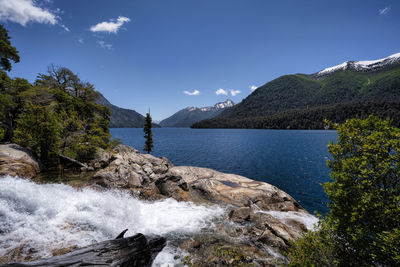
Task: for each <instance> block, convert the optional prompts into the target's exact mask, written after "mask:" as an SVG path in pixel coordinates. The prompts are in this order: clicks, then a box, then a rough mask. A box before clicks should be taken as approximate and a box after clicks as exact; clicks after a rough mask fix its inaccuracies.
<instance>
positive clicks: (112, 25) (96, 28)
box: [90, 16, 130, 33]
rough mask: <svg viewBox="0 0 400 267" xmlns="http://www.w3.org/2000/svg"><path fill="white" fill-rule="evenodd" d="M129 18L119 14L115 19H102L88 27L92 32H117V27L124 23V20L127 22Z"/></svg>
mask: <svg viewBox="0 0 400 267" xmlns="http://www.w3.org/2000/svg"><path fill="white" fill-rule="evenodd" d="M129 21H130V18H127V17H122V16H119V17H118V18H117V19H116V20H115V19H111V20H110V21H103V22H100V23H97V24H96V25H93V26H92V27H90V30H91V31H92V32H108V33H117V32H118V30H119V28H121V27H122V25H124V23H125V22H129Z"/></svg>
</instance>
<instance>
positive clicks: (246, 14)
mask: <svg viewBox="0 0 400 267" xmlns="http://www.w3.org/2000/svg"><path fill="white" fill-rule="evenodd" d="M0 23H2V24H3V25H4V26H5V28H6V29H7V30H8V31H9V35H10V36H11V37H12V39H11V42H12V45H14V46H15V47H16V48H17V49H18V51H19V53H20V57H21V61H20V62H19V63H17V64H14V65H13V69H12V71H11V72H10V76H11V77H22V78H26V79H28V80H29V81H30V82H33V81H34V80H35V78H36V76H37V74H38V73H44V72H46V70H47V66H49V65H50V64H55V65H60V66H64V67H67V68H69V69H71V70H72V71H73V72H75V73H78V74H79V76H80V78H81V79H82V80H85V81H88V82H90V83H92V84H93V85H94V86H95V88H96V90H98V91H100V92H101V93H102V94H103V95H104V96H105V97H106V98H107V99H108V100H109V101H110V102H111V103H112V104H114V105H117V106H120V107H123V108H129V109H134V110H136V111H138V112H139V113H141V114H145V113H146V112H147V111H148V110H149V108H150V109H151V114H152V117H153V119H154V120H161V119H165V118H167V117H168V116H170V115H172V114H173V113H175V112H176V111H178V110H180V109H182V108H185V107H188V106H197V107H203V106H210V105H213V104H215V103H217V102H221V101H225V100H226V99H231V100H233V101H234V102H235V103H238V102H240V101H241V100H242V99H244V98H245V97H247V96H248V95H249V94H250V93H251V92H252V91H253V90H255V89H256V88H257V87H259V86H261V85H263V84H265V83H267V82H268V81H271V80H273V79H275V78H278V77H279V76H281V75H286V74H293V73H306V74H310V73H315V72H318V71H320V70H322V69H324V68H326V67H330V66H333V65H337V64H340V63H342V62H344V61H348V60H374V59H379V58H384V57H387V56H389V55H391V54H395V53H398V52H400V1H398V0H392V1H389V0H346V1H341V0H338V1H327V0H291V1H289V0H279V1H278V0H275V1H273V0H201V1H200V0H168V1H167V0H157V1H156V0H113V1H111V0H84V1H83V0H42V1H40V0H36V1H33V0H0Z"/></svg>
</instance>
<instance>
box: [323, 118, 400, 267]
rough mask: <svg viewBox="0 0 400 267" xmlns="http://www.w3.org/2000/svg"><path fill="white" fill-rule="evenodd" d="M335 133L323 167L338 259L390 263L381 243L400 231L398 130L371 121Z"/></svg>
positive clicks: (354, 122) (353, 122) (356, 122)
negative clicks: (338, 242) (337, 241)
mask: <svg viewBox="0 0 400 267" xmlns="http://www.w3.org/2000/svg"><path fill="white" fill-rule="evenodd" d="M336 128H337V131H338V135H339V137H338V142H337V143H336V144H333V143H330V144H329V152H330V153H331V155H332V160H329V161H328V166H329V168H330V169H331V177H332V179H333V181H332V182H330V183H326V184H325V186H324V189H325V192H326V193H327V194H328V197H329V200H330V203H329V208H330V214H329V216H328V219H329V221H330V224H331V225H332V226H333V227H334V230H335V233H336V234H337V236H338V238H340V239H341V240H342V242H341V244H342V246H341V248H340V253H342V254H343V257H351V258H352V259H354V261H355V262H365V263H373V262H379V263H390V262H391V258H390V256H389V255H386V254H385V253H383V251H385V249H384V248H385V244H384V242H383V240H384V239H382V237H383V236H384V235H385V234H384V233H387V232H389V233H390V232H392V231H393V230H394V229H399V228H400V129H399V128H396V127H393V126H392V125H391V122H390V121H389V120H385V121H382V120H380V119H379V118H377V117H374V116H370V117H369V118H368V119H365V120H358V119H352V120H349V121H347V122H346V123H344V124H343V125H337V126H336ZM397 263H398V264H399V263H400V262H397Z"/></svg>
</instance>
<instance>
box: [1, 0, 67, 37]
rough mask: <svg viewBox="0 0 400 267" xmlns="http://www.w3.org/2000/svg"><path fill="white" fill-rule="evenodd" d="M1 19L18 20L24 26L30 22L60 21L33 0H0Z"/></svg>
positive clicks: (53, 23) (55, 22) (51, 22)
mask: <svg viewBox="0 0 400 267" xmlns="http://www.w3.org/2000/svg"><path fill="white" fill-rule="evenodd" d="M0 20H1V21H12V22H16V23H19V24H21V25H22V26H26V24H28V23H29V22H37V23H44V24H51V25H55V24H57V22H58V21H57V16H56V15H54V13H52V12H51V11H49V10H47V9H44V8H41V7H38V5H37V4H36V2H34V1H32V0H0ZM64 27H65V26H64ZM65 28H66V27H65ZM67 29H68V28H67ZM68 31H69V30H68Z"/></svg>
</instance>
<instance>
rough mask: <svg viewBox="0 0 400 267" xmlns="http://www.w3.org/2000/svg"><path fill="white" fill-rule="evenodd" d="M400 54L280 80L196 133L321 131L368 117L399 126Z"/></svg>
mask: <svg viewBox="0 0 400 267" xmlns="http://www.w3.org/2000/svg"><path fill="white" fill-rule="evenodd" d="M399 107H400V53H399V54H395V55H392V56H390V57H387V58H384V59H380V60H374V61H349V62H345V63H343V64H340V65H338V66H334V67H330V68H327V69H324V70H322V71H320V72H318V73H315V74H311V75H306V74H295V75H285V76H281V77H279V78H277V79H275V80H273V81H271V82H268V83H267V84H265V85H263V86H261V87H259V88H258V89H257V90H255V91H254V92H253V93H252V94H250V95H249V96H248V97H247V98H245V99H244V100H243V101H242V102H241V103H239V104H237V105H235V106H234V107H233V108H231V109H229V110H227V111H224V112H222V113H221V114H220V115H218V116H217V117H216V118H214V119H209V120H203V121H201V122H198V123H195V124H194V125H193V126H192V127H194V128H272V129H287V128H290V129H321V128H323V127H324V124H323V120H324V119H325V118H326V119H329V120H331V121H334V122H343V121H344V120H346V119H347V118H353V117H360V118H365V117H367V116H368V115H369V114H375V115H377V116H380V117H391V118H393V120H394V124H395V125H399V124H400V120H399V118H400V116H399V115H400V109H399Z"/></svg>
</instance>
